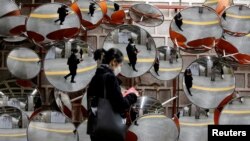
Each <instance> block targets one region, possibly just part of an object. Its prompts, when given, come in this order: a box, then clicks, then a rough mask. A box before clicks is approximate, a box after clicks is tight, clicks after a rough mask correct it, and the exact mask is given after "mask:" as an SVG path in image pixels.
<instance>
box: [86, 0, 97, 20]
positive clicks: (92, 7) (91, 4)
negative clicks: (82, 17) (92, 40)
mask: <svg viewBox="0 0 250 141" xmlns="http://www.w3.org/2000/svg"><path fill="white" fill-rule="evenodd" d="M95 9H96V7H95V4H94V3H90V5H89V13H88V14H90V16H91V17H93V15H94V13H95Z"/></svg>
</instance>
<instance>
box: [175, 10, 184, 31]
mask: <svg viewBox="0 0 250 141" xmlns="http://www.w3.org/2000/svg"><path fill="white" fill-rule="evenodd" d="M174 21H175V24H176V26H177V27H178V28H179V29H180V30H181V31H183V29H182V28H181V26H182V24H183V22H182V15H181V13H180V12H179V13H178V14H177V15H175V16H174Z"/></svg>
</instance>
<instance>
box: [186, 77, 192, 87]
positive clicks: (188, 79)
mask: <svg viewBox="0 0 250 141" xmlns="http://www.w3.org/2000/svg"><path fill="white" fill-rule="evenodd" d="M184 79H185V84H186V87H187V88H192V86H193V77H192V75H185V78H184Z"/></svg>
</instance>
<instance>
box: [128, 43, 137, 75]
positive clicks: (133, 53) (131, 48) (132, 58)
mask: <svg viewBox="0 0 250 141" xmlns="http://www.w3.org/2000/svg"><path fill="white" fill-rule="evenodd" d="M128 41H129V44H128V46H127V48H126V50H127V54H128V59H129V66H131V65H132V68H133V70H134V71H136V72H137V70H136V68H135V65H136V62H137V54H138V50H137V48H136V47H135V44H134V41H133V39H132V38H130V39H128Z"/></svg>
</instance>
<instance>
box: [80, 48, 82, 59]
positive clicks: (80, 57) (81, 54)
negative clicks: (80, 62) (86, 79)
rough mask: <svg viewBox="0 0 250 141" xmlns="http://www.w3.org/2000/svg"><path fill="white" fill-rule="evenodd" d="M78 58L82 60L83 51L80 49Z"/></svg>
mask: <svg viewBox="0 0 250 141" xmlns="http://www.w3.org/2000/svg"><path fill="white" fill-rule="evenodd" d="M79 53H80V58H81V59H82V55H83V50H82V48H81V49H80V52H79Z"/></svg>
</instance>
